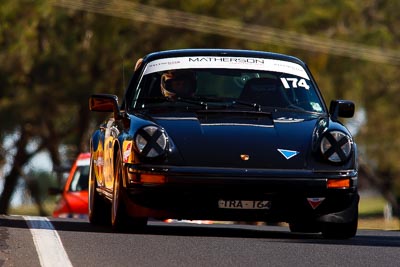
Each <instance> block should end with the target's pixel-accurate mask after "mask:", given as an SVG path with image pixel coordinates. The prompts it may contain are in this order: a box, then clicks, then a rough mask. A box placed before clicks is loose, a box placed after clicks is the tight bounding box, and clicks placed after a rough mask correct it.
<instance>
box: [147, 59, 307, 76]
mask: <svg viewBox="0 0 400 267" xmlns="http://www.w3.org/2000/svg"><path fill="white" fill-rule="evenodd" d="M172 69H246V70H260V71H273V72H282V73H287V74H291V75H295V76H299V77H302V78H305V79H308V80H309V79H310V78H309V77H308V75H307V72H306V71H305V69H304V68H303V67H302V66H301V65H299V64H296V63H293V62H288V61H283V60H276V59H269V58H248V57H217V56H215V57H214V56H192V57H174V58H162V59H157V60H154V61H152V62H150V63H148V64H147V66H146V69H145V70H144V75H146V74H150V73H154V72H159V71H167V70H172Z"/></svg>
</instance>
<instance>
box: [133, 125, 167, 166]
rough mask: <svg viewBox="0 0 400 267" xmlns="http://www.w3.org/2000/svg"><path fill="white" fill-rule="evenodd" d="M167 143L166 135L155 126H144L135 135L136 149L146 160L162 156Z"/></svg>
mask: <svg viewBox="0 0 400 267" xmlns="http://www.w3.org/2000/svg"><path fill="white" fill-rule="evenodd" d="M167 143H168V138H167V135H166V134H165V132H164V130H163V129H161V128H159V127H157V126H146V127H143V128H141V129H139V130H138V131H137V133H136V137H135V146H136V149H137V151H138V152H139V153H140V154H142V155H143V156H145V157H148V158H155V157H158V156H161V155H162V154H164V153H165V150H166V148H167Z"/></svg>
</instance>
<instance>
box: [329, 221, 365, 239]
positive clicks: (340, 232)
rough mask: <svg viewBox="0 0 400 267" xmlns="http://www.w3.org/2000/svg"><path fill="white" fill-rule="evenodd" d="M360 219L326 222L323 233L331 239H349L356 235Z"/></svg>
mask: <svg viewBox="0 0 400 267" xmlns="http://www.w3.org/2000/svg"><path fill="white" fill-rule="evenodd" d="M357 227H358V219H356V220H354V221H352V222H349V223H324V225H323V226H322V235H323V237H324V238H329V239H349V238H352V237H354V236H355V235H356V233H357Z"/></svg>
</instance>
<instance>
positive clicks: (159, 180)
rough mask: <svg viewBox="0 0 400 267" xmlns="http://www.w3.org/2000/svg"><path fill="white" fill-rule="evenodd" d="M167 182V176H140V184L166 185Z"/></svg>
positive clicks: (145, 174)
mask: <svg viewBox="0 0 400 267" xmlns="http://www.w3.org/2000/svg"><path fill="white" fill-rule="evenodd" d="M165 180H166V179H165V176H164V175H161V174H147V173H142V174H140V182H142V183H151V184H164V183H165Z"/></svg>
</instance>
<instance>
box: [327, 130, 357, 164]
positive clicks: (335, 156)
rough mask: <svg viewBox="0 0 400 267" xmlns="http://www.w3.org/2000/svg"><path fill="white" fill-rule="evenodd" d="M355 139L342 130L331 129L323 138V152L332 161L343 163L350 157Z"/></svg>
mask: <svg viewBox="0 0 400 267" xmlns="http://www.w3.org/2000/svg"><path fill="white" fill-rule="evenodd" d="M352 146H353V140H352V139H351V137H350V136H348V135H347V134H345V133H343V132H340V131H331V132H327V133H325V134H324V137H323V138H322V140H321V153H322V155H323V156H324V157H325V158H326V159H328V160H329V161H331V162H336V163H341V162H345V161H346V160H348V159H349V157H350V154H351V149H352Z"/></svg>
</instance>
